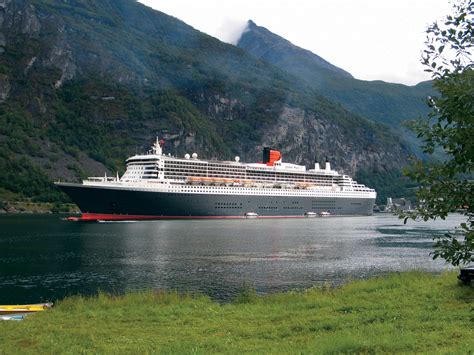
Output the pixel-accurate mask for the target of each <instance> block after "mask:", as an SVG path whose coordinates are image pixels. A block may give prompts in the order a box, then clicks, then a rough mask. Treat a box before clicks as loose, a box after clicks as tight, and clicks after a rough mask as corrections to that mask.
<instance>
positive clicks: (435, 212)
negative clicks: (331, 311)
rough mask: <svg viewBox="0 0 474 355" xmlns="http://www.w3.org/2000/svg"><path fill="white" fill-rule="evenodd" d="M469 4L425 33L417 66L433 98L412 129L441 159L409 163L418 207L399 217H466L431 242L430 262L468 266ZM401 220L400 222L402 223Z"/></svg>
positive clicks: (473, 200) (472, 89)
mask: <svg viewBox="0 0 474 355" xmlns="http://www.w3.org/2000/svg"><path fill="white" fill-rule="evenodd" d="M473 38H474V2H473V1H472V0H460V1H459V2H458V3H457V4H456V5H455V6H454V14H453V15H451V16H447V17H446V19H445V21H444V23H442V24H438V23H434V24H433V25H432V26H430V27H429V29H428V38H427V42H426V44H427V48H426V49H425V51H424V56H423V63H424V64H425V65H426V66H427V68H428V69H427V70H426V71H428V72H431V73H432V75H433V79H434V86H435V88H436V89H437V91H438V92H439V96H438V97H432V98H430V106H431V108H432V112H431V114H430V116H429V117H428V118H427V119H426V120H424V121H419V122H415V124H414V125H413V128H414V130H415V132H416V133H417V134H418V137H420V138H422V139H423V141H424V151H425V153H428V154H433V153H434V152H435V151H436V150H437V149H441V150H442V151H444V153H445V154H446V157H447V159H446V160H445V161H443V162H440V163H438V164H430V165H428V164H424V163H422V162H421V161H417V162H415V163H414V164H413V165H412V167H411V170H410V171H408V172H407V174H408V175H409V176H410V177H411V178H413V179H414V180H415V181H417V182H418V183H419V184H420V189H419V191H418V193H417V197H418V200H419V201H420V202H421V205H420V206H419V207H418V209H417V210H416V211H415V212H414V213H409V214H404V215H403V217H405V218H413V219H416V218H422V219H424V220H425V221H426V220H428V219H435V218H438V217H440V218H443V219H444V218H446V216H447V215H448V213H449V212H452V211H453V210H455V209H460V208H463V209H464V210H465V212H464V213H465V215H466V217H467V221H466V223H462V224H461V226H460V228H459V229H458V231H457V232H458V233H457V235H456V234H449V233H448V234H445V235H444V236H442V237H438V238H437V242H436V245H435V251H434V253H433V255H434V258H438V257H441V258H443V259H445V260H446V261H447V262H449V263H451V264H453V265H459V264H460V263H469V262H474V180H473V175H474V139H473V137H474V65H473V59H474V58H473V49H474V40H473ZM405 221H406V219H405Z"/></svg>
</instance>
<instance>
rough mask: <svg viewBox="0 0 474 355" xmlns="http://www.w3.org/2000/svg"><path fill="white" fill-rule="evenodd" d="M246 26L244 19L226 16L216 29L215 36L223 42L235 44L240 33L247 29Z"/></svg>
mask: <svg viewBox="0 0 474 355" xmlns="http://www.w3.org/2000/svg"><path fill="white" fill-rule="evenodd" d="M247 26H248V25H247V21H246V20H237V19H235V18H234V19H233V18H229V17H226V18H225V19H224V20H223V21H222V23H221V25H220V26H219V28H218V29H217V30H216V36H217V38H219V39H220V40H221V41H223V42H227V43H230V44H234V45H236V44H237V43H238V42H239V39H240V37H241V36H242V34H243V33H244V32H245V31H246V30H247Z"/></svg>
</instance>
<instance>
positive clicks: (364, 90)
mask: <svg viewBox="0 0 474 355" xmlns="http://www.w3.org/2000/svg"><path fill="white" fill-rule="evenodd" d="M237 46H238V47H239V48H242V49H245V50H246V51H248V52H250V53H252V54H253V55H254V56H255V57H257V58H258V59H261V60H265V61H267V62H269V63H272V64H274V65H275V66H277V67H279V68H280V69H282V70H284V71H286V72H287V73H290V74H292V75H294V76H296V77H297V78H299V79H300V80H301V81H303V82H305V83H306V84H307V85H309V86H310V87H311V88H313V89H314V90H316V91H317V92H318V93H320V94H321V95H323V96H324V97H326V98H327V99H329V100H331V101H333V102H338V103H340V104H342V105H343V106H344V107H345V108H346V109H348V110H349V111H351V112H354V113H357V114H360V115H362V116H364V117H368V118H370V119H372V120H374V121H376V122H380V123H384V124H387V125H389V126H392V127H394V128H395V129H397V130H400V127H401V123H402V122H403V121H404V120H410V119H416V118H418V117H420V116H425V115H426V114H427V113H428V111H429V109H428V106H427V105H426V98H427V97H428V96H429V95H433V94H434V91H433V88H432V86H431V82H422V83H419V84H418V85H415V86H406V85H402V84H392V83H387V82H384V81H365V80H358V79H355V78H353V77H352V76H351V75H350V74H349V73H347V72H346V71H344V70H343V69H340V68H337V67H335V66H333V65H332V64H330V63H328V62H327V61H326V60H324V59H322V58H321V57H319V56H318V55H316V54H314V53H312V52H310V51H308V50H306V49H303V48H300V47H298V46H295V45H294V44H292V43H291V42H289V41H287V40H286V39H284V38H282V37H280V36H278V35H276V34H274V33H272V32H270V31H269V30H268V29H266V28H265V27H261V26H257V25H256V24H255V23H254V22H253V21H251V20H249V21H248V26H247V29H246V30H245V31H244V32H243V33H242V36H241V38H240V40H239V41H238V43H237Z"/></svg>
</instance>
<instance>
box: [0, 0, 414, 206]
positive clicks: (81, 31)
mask: <svg viewBox="0 0 474 355" xmlns="http://www.w3.org/2000/svg"><path fill="white" fill-rule="evenodd" d="M0 24H1V27H0V103H1V106H0V197H1V196H4V197H5V198H20V197H33V198H34V199H36V200H42V201H55V200H61V199H64V196H63V195H60V194H59V192H58V191H57V190H56V189H55V188H54V187H53V185H52V183H51V182H52V181H53V180H55V179H68V180H78V179H81V178H83V177H84V176H89V175H94V174H99V175H103V173H104V171H105V170H108V172H109V174H114V172H115V171H116V170H119V171H120V172H123V169H124V159H125V158H127V157H128V156H129V155H132V154H134V153H136V152H140V151H145V150H146V149H147V147H148V146H149V145H150V144H151V142H152V141H153V140H154V139H155V136H156V135H157V134H158V135H160V136H161V137H163V138H164V139H165V141H166V144H165V151H166V152H169V153H171V154H176V155H183V154H184V153H185V152H197V153H198V154H199V156H200V157H202V158H207V159H213V158H219V159H232V158H233V156H234V155H239V156H241V157H242V160H243V161H258V160H260V155H261V147H262V146H264V145H269V146H273V147H274V148H277V149H280V150H281V151H282V153H283V159H284V160H285V161H287V162H294V163H301V164H306V165H307V166H312V164H313V163H314V161H315V160H318V161H320V162H323V161H324V160H325V159H326V158H329V159H330V160H331V162H332V166H333V167H334V168H336V169H338V170H340V171H343V172H346V173H348V174H356V173H358V174H360V176H361V177H364V176H365V179H366V181H361V182H366V183H368V184H369V185H371V186H373V187H375V188H377V189H378V190H379V192H381V194H380V196H381V198H383V197H384V196H385V195H386V194H388V193H391V192H390V189H396V188H397V186H396V183H393V184H390V183H388V187H387V180H386V178H387V177H389V178H390V179H391V180H390V181H397V183H398V182H399V179H398V177H399V175H400V174H399V168H400V166H402V165H403V164H404V163H405V162H406V160H407V157H408V155H409V154H410V149H409V148H408V147H407V145H406V144H405V143H404V142H403V140H402V139H400V138H399V137H398V136H397V135H395V134H393V133H391V132H390V130H389V129H387V127H386V126H384V125H382V124H378V123H374V122H372V121H370V120H368V119H366V118H364V117H362V116H361V115H358V114H354V113H352V112H350V111H348V110H347V109H346V108H344V107H343V106H341V105H340V104H337V103H333V102H331V101H330V100H328V99H327V98H325V97H324V96H323V95H322V94H321V93H318V90H316V87H315V86H314V85H313V84H311V83H309V82H307V81H303V80H300V79H299V78H298V77H297V76H296V75H295V74H294V73H290V72H288V71H286V70H282V69H281V68H278V65H275V63H274V64H272V63H270V61H269V60H268V59H267V58H262V59H265V60H262V59H258V58H255V56H254V55H253V54H250V53H248V52H247V51H246V50H244V49H241V48H237V47H235V46H232V45H229V44H226V43H223V42H220V41H219V40H217V39H215V38H213V37H210V36H208V35H206V34H204V33H201V32H199V31H197V30H195V29H193V28H192V27H190V26H188V25H186V24H185V23H183V22H182V21H180V20H178V19H176V18H173V17H171V16H168V15H165V14H163V13H161V12H159V11H156V10H152V9H151V8H148V7H146V6H144V5H142V4H140V3H137V2H136V1H133V0H104V1H87V0H5V1H4V2H2V3H0ZM243 39H244V36H243V37H242V40H243ZM242 40H241V41H242ZM318 58H319V57H318ZM308 61H310V62H311V63H313V65H316V64H315V63H319V64H318V65H319V66H322V67H324V70H327V71H328V72H330V73H333V75H336V76H338V77H342V78H345V79H347V80H354V79H353V78H351V76H350V74H348V73H346V72H344V71H343V70H341V69H339V68H336V67H334V66H332V65H331V64H330V63H327V62H326V61H324V60H322V59H321V58H319V59H315V58H312V57H311V60H310V59H308ZM387 189H388V190H387Z"/></svg>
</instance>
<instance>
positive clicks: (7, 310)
mask: <svg viewBox="0 0 474 355" xmlns="http://www.w3.org/2000/svg"><path fill="white" fill-rule="evenodd" d="M52 306H53V304H52V303H37V304H22V305H6V306H2V305H0V315H3V314H15V313H31V312H40V311H44V310H46V309H49V308H51V307H52Z"/></svg>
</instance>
